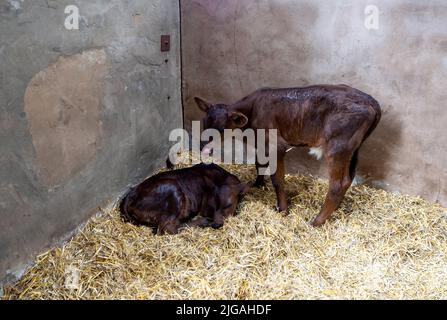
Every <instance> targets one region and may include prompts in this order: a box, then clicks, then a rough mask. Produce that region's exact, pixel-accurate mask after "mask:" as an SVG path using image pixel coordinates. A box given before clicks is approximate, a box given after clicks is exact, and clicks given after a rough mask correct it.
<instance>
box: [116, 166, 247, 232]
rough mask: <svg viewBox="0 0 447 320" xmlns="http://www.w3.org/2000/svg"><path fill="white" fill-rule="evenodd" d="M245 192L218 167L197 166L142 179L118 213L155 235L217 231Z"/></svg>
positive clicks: (122, 202)
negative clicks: (153, 229) (192, 229)
mask: <svg viewBox="0 0 447 320" xmlns="http://www.w3.org/2000/svg"><path fill="white" fill-rule="evenodd" d="M247 190H248V187H247V185H246V184H245V183H243V182H240V181H239V179H238V178H237V177H236V176H234V175H232V174H230V173H229V172H227V171H225V170H224V169H223V168H221V167H219V166H218V165H215V164H203V163H201V164H198V165H195V166H193V167H190V168H185V169H179V170H173V171H167V172H162V173H159V174H157V175H155V176H152V177H150V178H148V179H146V180H145V181H144V182H142V183H141V184H139V185H138V186H136V187H135V188H133V189H132V190H131V191H130V192H129V193H128V194H127V195H126V196H125V197H124V199H123V200H122V201H121V204H120V211H121V213H122V214H123V216H124V217H125V218H126V219H127V220H129V221H132V222H135V223H139V224H145V225H149V226H153V227H156V228H157V233H158V234H164V233H169V234H176V233H177V232H178V231H179V228H181V227H185V226H199V227H208V226H210V227H213V228H220V227H222V225H223V223H224V218H226V217H228V216H231V215H234V214H235V212H236V207H237V205H238V203H239V200H240V198H241V197H242V196H243V195H244V194H245V192H246V191H247ZM194 218H195V219H194Z"/></svg>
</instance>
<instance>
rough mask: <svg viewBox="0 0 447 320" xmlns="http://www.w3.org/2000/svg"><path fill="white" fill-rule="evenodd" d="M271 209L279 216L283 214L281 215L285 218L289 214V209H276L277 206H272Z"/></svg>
mask: <svg viewBox="0 0 447 320" xmlns="http://www.w3.org/2000/svg"><path fill="white" fill-rule="evenodd" d="M273 208H274V209H275V210H276V211H278V213H281V214H283V215H285V216H287V215H289V214H290V211H289V208H283V209H281V208H280V207H278V206H274V207H273Z"/></svg>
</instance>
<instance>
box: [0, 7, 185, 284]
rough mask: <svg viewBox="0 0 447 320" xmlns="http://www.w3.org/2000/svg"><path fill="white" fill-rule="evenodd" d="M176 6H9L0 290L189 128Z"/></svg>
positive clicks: (0, 141) (150, 167)
mask: <svg viewBox="0 0 447 320" xmlns="http://www.w3.org/2000/svg"><path fill="white" fill-rule="evenodd" d="M68 5H76V6H77V8H78V9H79V14H80V22H79V30H67V29H66V28H65V25H64V22H65V19H66V17H68V15H69V13H70V12H69V13H67V14H66V13H65V12H64V10H65V8H66V6H68ZM178 6H179V4H178V1H177V0H132V1H128V0H96V1H90V0H68V1H66V0H57V1H56V0H46V1H45V0H32V1H31V0H0V148H1V152H0V215H1V217H0V283H1V282H5V281H9V280H13V279H14V278H15V277H16V276H17V275H19V274H20V272H21V271H22V270H23V267H24V266H25V265H26V263H28V262H29V261H31V260H32V259H33V257H34V255H35V254H36V253H38V252H40V251H42V250H44V249H46V248H48V247H50V246H51V245H54V244H55V243H57V242H58V241H61V239H64V238H66V237H67V235H69V234H70V233H71V232H73V231H74V230H75V229H76V227H78V226H79V225H81V224H82V223H83V222H85V221H86V220H87V219H88V218H89V217H90V216H91V215H92V214H94V213H95V212H98V207H99V206H105V205H107V204H108V203H111V202H112V201H113V200H115V199H116V198H117V196H118V195H119V194H120V193H122V192H124V191H125V190H126V189H127V187H128V186H129V185H131V184H135V183H137V182H138V181H140V180H142V179H143V178H144V177H146V176H148V175H150V174H151V173H152V172H154V171H155V170H156V169H157V168H159V167H160V166H162V165H163V161H164V160H165V159H166V155H167V152H168V149H169V143H168V135H169V132H170V131H171V130H172V129H174V128H179V127H182V109H181V100H180V99H181V98H180V96H181V94H180V56H179V52H180V48H179V43H180V35H179V30H180V26H179V7H178ZM162 34H169V35H171V50H170V51H169V52H161V51H160V35H162Z"/></svg>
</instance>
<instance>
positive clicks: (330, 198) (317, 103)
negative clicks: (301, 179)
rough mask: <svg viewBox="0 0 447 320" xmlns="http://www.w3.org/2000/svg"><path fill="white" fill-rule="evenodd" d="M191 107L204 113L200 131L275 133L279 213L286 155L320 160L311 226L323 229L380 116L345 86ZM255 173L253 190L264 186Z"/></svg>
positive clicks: (263, 92) (271, 92) (262, 93)
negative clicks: (322, 195) (319, 192)
mask: <svg viewBox="0 0 447 320" xmlns="http://www.w3.org/2000/svg"><path fill="white" fill-rule="evenodd" d="M195 101H196V103H197V105H198V106H199V108H200V109H202V110H203V111H205V112H206V113H207V114H206V116H205V118H204V119H203V120H204V121H203V122H204V126H205V129H207V128H214V129H217V130H220V131H222V130H223V129H235V128H241V129H247V128H252V129H277V130H278V132H277V136H278V141H277V142H278V145H277V170H276V172H275V173H274V174H273V175H271V179H272V183H273V186H274V188H275V191H276V195H277V200H278V209H279V210H280V211H286V210H287V199H286V195H285V191H284V171H285V169H284V156H285V154H286V151H287V150H288V149H289V148H290V147H301V146H306V147H310V148H311V149H310V153H311V154H313V155H315V156H316V157H317V158H321V157H322V156H323V155H324V158H325V160H326V164H327V166H328V168H329V191H328V194H327V196H326V200H325V202H324V204H323V207H322V208H321V211H320V214H319V215H318V216H317V217H316V218H315V219H314V220H313V222H312V224H313V225H314V226H319V225H321V224H323V223H324V222H325V221H326V219H327V218H328V217H329V216H330V215H331V213H332V212H333V211H334V210H336V209H337V207H338V206H339V205H340V202H341V200H342V199H343V197H344V195H345V193H346V190H347V189H348V188H349V186H350V185H351V182H352V180H353V178H354V176H355V170H356V165H357V156H358V151H359V148H360V146H361V145H362V143H363V141H365V139H366V138H367V137H368V136H369V135H370V134H371V132H372V131H373V130H374V128H375V127H376V126H377V124H378V122H379V120H380V116H381V110H380V106H379V103H378V102H377V101H376V100H375V99H373V98H372V97H371V96H369V95H368V94H366V93H363V92H361V91H359V90H357V89H354V88H351V87H349V86H346V85H315V86H309V87H303V88H284V89H270V88H267V89H260V90H257V91H255V92H253V93H252V94H250V95H248V96H246V97H245V98H243V99H241V100H239V101H237V102H235V103H233V104H231V105H225V104H215V105H213V104H210V103H207V102H205V101H203V100H202V99H200V98H197V97H196V98H195ZM266 136H267V135H266ZM266 143H268V142H266ZM259 167H260V166H259V164H258V163H257V168H258V176H257V178H256V182H255V185H256V186H261V185H263V184H264V176H262V175H259Z"/></svg>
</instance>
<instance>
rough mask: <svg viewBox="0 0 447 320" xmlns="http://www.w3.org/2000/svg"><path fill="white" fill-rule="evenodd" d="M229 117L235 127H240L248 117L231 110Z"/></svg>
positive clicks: (245, 122) (246, 121)
mask: <svg viewBox="0 0 447 320" xmlns="http://www.w3.org/2000/svg"><path fill="white" fill-rule="evenodd" d="M230 119H231V122H232V123H233V125H234V126H235V127H236V128H242V127H244V126H245V125H246V124H247V123H248V118H247V116H246V115H245V114H243V113H240V112H232V113H231V114H230Z"/></svg>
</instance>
